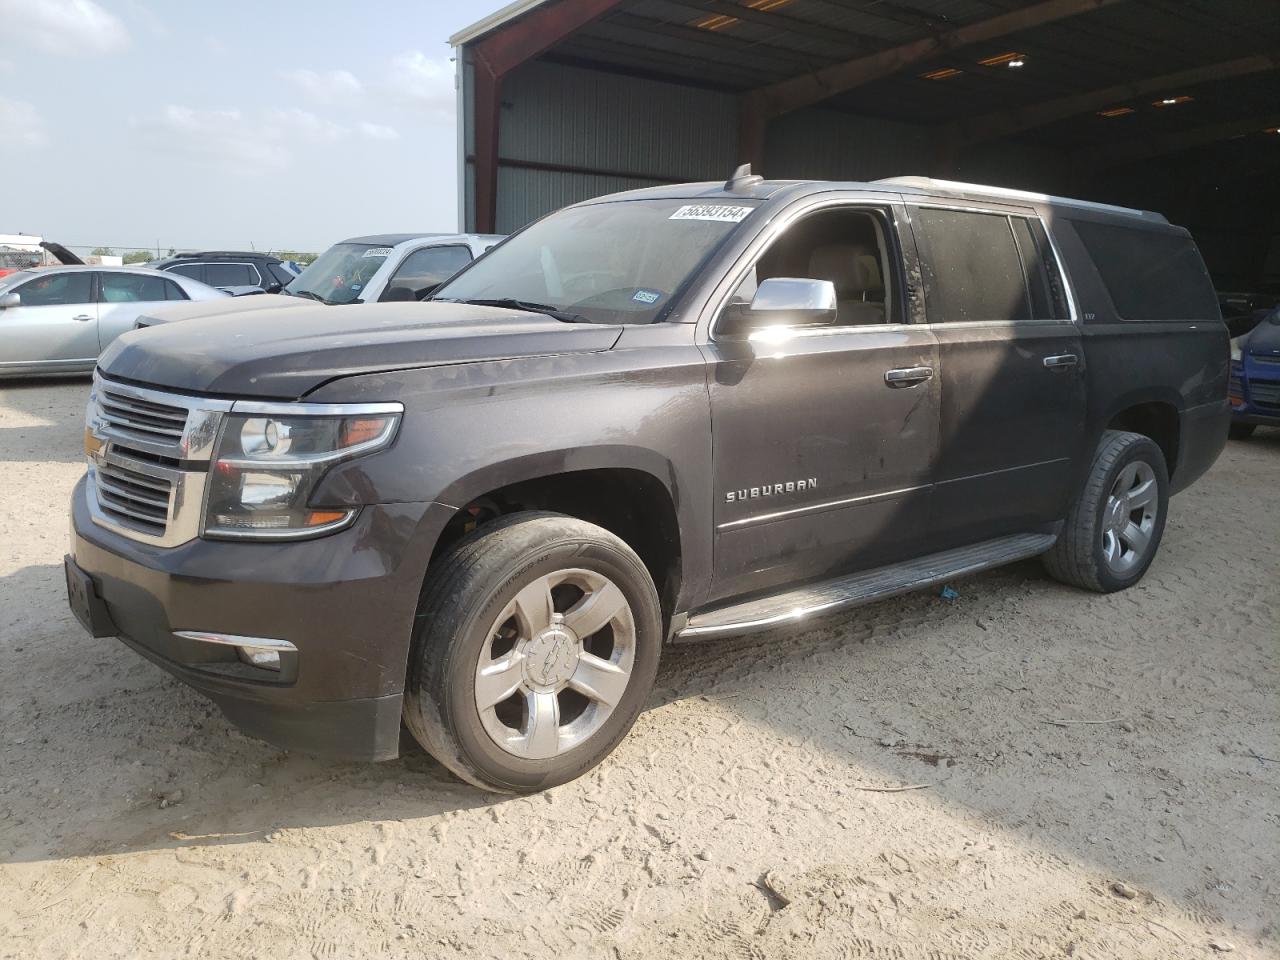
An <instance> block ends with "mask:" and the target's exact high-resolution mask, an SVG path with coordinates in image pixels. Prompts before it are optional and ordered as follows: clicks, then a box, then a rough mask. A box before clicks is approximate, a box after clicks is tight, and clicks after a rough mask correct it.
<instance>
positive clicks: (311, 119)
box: [267, 107, 351, 143]
mask: <svg viewBox="0 0 1280 960" xmlns="http://www.w3.org/2000/svg"><path fill="white" fill-rule="evenodd" d="M267 122H268V123H269V124H270V125H271V126H273V127H275V128H276V129H277V130H279V131H282V132H285V133H288V134H290V135H291V136H293V137H295V138H300V139H303V140H308V141H310V142H312V143H331V142H333V141H334V140H341V139H342V138H343V137H345V136H346V135H347V134H349V133H350V132H351V131H350V130H348V129H347V128H346V127H344V126H342V125H341V124H339V123H334V122H333V121H332V120H325V119H324V118H323V117H317V116H316V115H315V114H314V113H311V112H310V111H307V110H299V109H298V108H297V107H294V108H292V109H289V110H272V111H271V112H270V113H269V114H267Z"/></svg>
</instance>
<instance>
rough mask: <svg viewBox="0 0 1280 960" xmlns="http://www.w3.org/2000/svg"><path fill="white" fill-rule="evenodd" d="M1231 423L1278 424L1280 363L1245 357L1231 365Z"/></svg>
mask: <svg viewBox="0 0 1280 960" xmlns="http://www.w3.org/2000/svg"><path fill="white" fill-rule="evenodd" d="M1231 422H1232V423H1252V424H1256V425H1258V426H1264V427H1265V426H1271V427H1275V426H1280V365H1277V363H1276V362H1275V361H1273V360H1270V359H1268V360H1265V361H1263V360H1258V359H1255V358H1254V357H1253V356H1246V357H1245V358H1244V360H1236V361H1232V364H1231Z"/></svg>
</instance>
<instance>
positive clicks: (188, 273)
mask: <svg viewBox="0 0 1280 960" xmlns="http://www.w3.org/2000/svg"><path fill="white" fill-rule="evenodd" d="M165 269H166V270H168V271H169V272H170V273H180V274H182V275H183V276H184V277H190V278H191V279H192V280H204V264H202V263H178V264H175V265H174V266H172V267H165Z"/></svg>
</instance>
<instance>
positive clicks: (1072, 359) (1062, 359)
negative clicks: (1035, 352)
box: [1044, 353, 1080, 370]
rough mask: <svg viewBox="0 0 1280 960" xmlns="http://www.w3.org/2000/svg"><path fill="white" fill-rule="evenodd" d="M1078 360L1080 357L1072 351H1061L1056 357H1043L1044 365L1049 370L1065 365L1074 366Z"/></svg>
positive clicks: (1062, 367)
mask: <svg viewBox="0 0 1280 960" xmlns="http://www.w3.org/2000/svg"><path fill="white" fill-rule="evenodd" d="M1079 362H1080V358H1079V357H1077V356H1076V355H1075V354H1074V353H1063V354H1059V355H1058V356H1056V357H1045V358H1044V365H1045V366H1046V367H1048V368H1049V369H1050V370H1063V369H1065V368H1067V367H1074V366H1075V365H1076V364H1077V363H1079Z"/></svg>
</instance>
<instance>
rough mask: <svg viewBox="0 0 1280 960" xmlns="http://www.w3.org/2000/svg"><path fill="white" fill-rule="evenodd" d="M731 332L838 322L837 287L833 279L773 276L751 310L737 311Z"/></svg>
mask: <svg viewBox="0 0 1280 960" xmlns="http://www.w3.org/2000/svg"><path fill="white" fill-rule="evenodd" d="M729 320H730V324H729V328H730V330H731V331H732V332H733V333H735V334H748V333H751V332H752V331H753V330H761V329H764V328H766V327H820V326H827V325H829V324H832V323H835V322H836V288H835V284H833V283H832V282H831V281H830V280H808V279H801V278H797V277H770V278H769V279H768V280H763V281H761V283H760V286H759V287H757V288H756V295H755V296H754V297H753V298H752V300H751V305H750V306H749V307H739V308H737V309H735V310H734V311H733V312H732V314H731V315H730V317H729Z"/></svg>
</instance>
